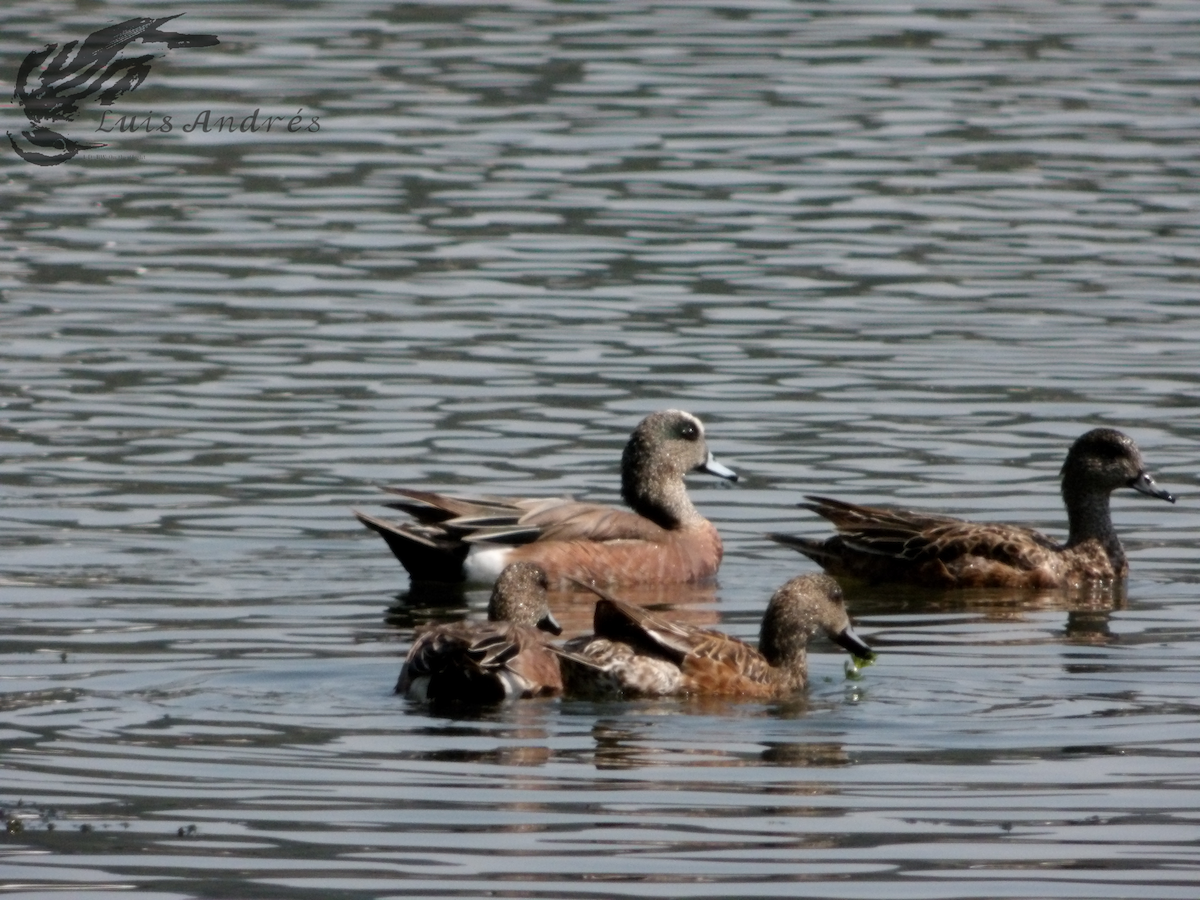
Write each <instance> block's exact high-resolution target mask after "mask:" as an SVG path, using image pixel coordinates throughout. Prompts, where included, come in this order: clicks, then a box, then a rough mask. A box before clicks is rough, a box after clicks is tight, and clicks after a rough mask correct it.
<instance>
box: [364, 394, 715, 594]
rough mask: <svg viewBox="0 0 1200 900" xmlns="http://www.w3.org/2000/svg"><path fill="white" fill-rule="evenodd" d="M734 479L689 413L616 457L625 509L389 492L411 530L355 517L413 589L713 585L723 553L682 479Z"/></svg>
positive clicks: (642, 433) (672, 415)
mask: <svg viewBox="0 0 1200 900" xmlns="http://www.w3.org/2000/svg"><path fill="white" fill-rule="evenodd" d="M689 472H707V473H708V474H710V475H716V476H718V477H720V478H727V479H729V480H731V481H736V480H737V474H736V473H735V472H733V471H732V470H730V469H727V468H726V467H725V466H723V465H721V464H720V463H718V462H717V461H716V460H715V459H713V456H712V453H710V452H709V449H708V445H707V443H706V442H705V440H704V426H703V425H702V424H701V423H700V420H699V419H697V418H696V417H695V416H693V415H692V414H691V413H686V412H682V411H680V410H676V409H668V410H664V411H662V412H656V413H653V414H652V415H649V416H647V417H646V418H645V419H643V420H642V421H641V423H640V424H639V425H638V426H637V428H636V429H635V430H634V432H633V434H632V435H631V436H630V438H629V443H628V444H627V445H626V446H625V452H624V454H623V455H622V457H621V496H622V498H624V500H625V502H626V503H628V504H629V506H630V509H628V510H624V509H616V508H614V507H611V506H605V505H602V504H599V503H581V502H579V501H577V500H573V499H571V498H570V497H552V498H548V499H547V498H540V499H526V498H519V497H459V496H454V495H450V494H435V493H433V492H431V491H421V490H414V489H411V488H386V489H385V490H387V491H389V492H391V493H393V494H398V495H399V496H401V497H404V498H406V499H404V500H397V501H393V502H392V503H390V504H388V505H389V506H392V507H394V508H397V509H402V510H404V511H405V512H407V513H409V514H410V515H412V516H413V517H414V518H415V519H416V520H417V521H416V522H405V523H399V524H397V523H393V522H388V521H386V520H385V519H380V518H376V517H375V516H369V515H366V514H365V513H361V512H355V515H356V516H357V517H358V520H359V521H360V522H362V523H363V524H364V525H366V526H367V527H368V528H370V529H372V530H373V531H375V532H377V533H378V534H380V535H381V536H382V537H383V539H384V540H385V541H387V544H388V547H390V548H391V550H392V553H394V554H395V556H396V558H397V559H399V560H400V562H401V564H402V565H403V566H404V568H405V569H407V570H408V573H409V575H410V576H411V577H412V579H413V580H414V581H464V580H470V581H484V582H488V581H493V580H495V578H496V576H497V575H498V574H499V573H500V571H501V570H502V569H503V568H504V567H505V566H507V565H508V564H509V563H513V562H518V561H523V562H532V563H535V564H536V565H538V566H540V567H541V568H542V569H543V570H544V571H545V572H546V575H547V577H548V578H549V580H550V583H551V584H558V583H561V582H564V581H566V580H569V579H575V580H578V581H583V582H592V583H599V584H608V583H613V582H627V583H628V582H656V583H671V582H689V581H701V580H704V579H707V578H711V577H713V576H714V575H716V573H717V568H718V567H719V566H720V564H721V555H722V552H723V548H722V545H721V538H720V536H719V535H718V534H717V529H716V528H715V527H714V526H713V524H712V523H711V522H709V521H708V520H707V519H705V518H704V516H702V515H700V513H699V511H698V510H697V509H696V507H695V506H693V505H692V501H691V500H690V499H689V498H688V495H687V488H686V487H685V485H684V481H683V478H684V475H686V474H687V473H689Z"/></svg>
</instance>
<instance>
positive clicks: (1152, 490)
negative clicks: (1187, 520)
mask: <svg viewBox="0 0 1200 900" xmlns="http://www.w3.org/2000/svg"><path fill="white" fill-rule="evenodd" d="M1129 486H1130V487H1131V488H1133V489H1134V490H1135V491H1137V492H1138V493H1140V494H1146V495H1147V496H1149V497H1157V498H1158V499H1159V500H1166V501H1167V502H1168V503H1174V502H1175V496H1174V495H1173V494H1172V493H1171V492H1170V491H1164V490H1163V489H1162V488H1160V487H1159V486H1158V485H1157V484H1155V483H1154V479H1153V478H1151V477H1150V476H1149V475H1148V474H1146V473H1145V472H1138V476H1137V478H1135V479H1133V481H1131V482H1129Z"/></svg>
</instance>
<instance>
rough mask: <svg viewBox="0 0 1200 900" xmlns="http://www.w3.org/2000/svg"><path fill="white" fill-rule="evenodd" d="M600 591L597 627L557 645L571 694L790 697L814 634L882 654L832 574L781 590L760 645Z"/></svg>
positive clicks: (802, 675)
mask: <svg viewBox="0 0 1200 900" xmlns="http://www.w3.org/2000/svg"><path fill="white" fill-rule="evenodd" d="M593 590H595V589H594V588H593ZM596 592H597V593H598V594H600V595H601V599H600V600H598V601H597V602H596V613H595V634H592V635H588V636H586V637H580V638H575V639H574V640H570V641H567V643H566V644H565V645H564V646H563V647H562V648H556V650H555V652H556V653H558V655H559V656H560V657H561V660H562V674H563V688H564V692H565V693H566V694H567V695H568V696H576V697H626V698H628V697H663V696H682V695H696V696H745V697H758V698H771V697H782V696H786V695H788V694H792V693H795V692H797V691H800V690H802V689H803V688H804V685H805V679H806V677H807V667H808V653H807V646H808V641H809V639H810V638H812V637H814V636H815V635H817V634H819V633H822V632H823V633H825V634H827V635H828V636H829V637H830V638H831V639H832V640H834V641H835V642H837V643H838V644H840V645H841V646H842V647H844V648H846V649H847V650H849V651H850V652H851V653H852V654H854V655H855V656H858V657H861V658H863V659H871V658H872V657H873V655H874V654H873V653H872V651H871V648H870V647H868V646H867V645H866V643H865V642H864V641H863V640H862V639H861V638H860V637H859V636H858V635H857V634H855V633H854V629H853V628H852V627H851V625H850V617H849V615H848V614H847V613H846V606H845V603H844V601H843V599H842V589H841V588H840V587H839V586H838V583H837V582H836V581H834V580H833V579H832V578H830V577H829V576H828V575H816V574H808V575H802V576H800V577H799V578H793V579H792V580H791V581H789V582H788V583H787V584H785V585H784V586H783V587H781V588H780V589H779V590H777V591H776V592H775V595H774V596H773V597H772V598H771V602H770V603H768V604H767V611H766V613H765V614H764V616H763V622H762V630H761V632H760V636H759V641H758V649H757V650H756V649H754V648H753V647H751V646H750V645H749V644H747V643H744V642H743V641H740V640H738V639H737V638H733V637H730V636H729V635H726V634H722V633H721V632H719V631H712V630H709V629H706V628H697V627H695V626H692V625H681V624H679V623H676V622H671V621H668V620H667V619H664V618H663V617H661V616H657V615H655V614H653V613H651V612H648V611H646V610H645V609H643V608H641V607H640V606H633V605H631V604H629V603H624V602H622V601H620V600H617V599H615V598H613V597H610V596H608V595H606V594H603V593H602V592H601V591H598V590H597V591H596Z"/></svg>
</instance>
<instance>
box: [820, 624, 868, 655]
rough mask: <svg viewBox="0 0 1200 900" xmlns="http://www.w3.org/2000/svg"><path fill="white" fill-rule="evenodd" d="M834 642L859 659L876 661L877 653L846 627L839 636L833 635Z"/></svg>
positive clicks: (852, 630) (851, 629)
mask: <svg viewBox="0 0 1200 900" xmlns="http://www.w3.org/2000/svg"><path fill="white" fill-rule="evenodd" d="M830 637H831V638H833V642H834V643H835V644H837V645H838V646H839V647H842V648H844V649H846V650H848V651H849V652H850V654H851V655H852V656H857V657H858V658H859V659H874V658H875V651H874V650H872V649H871V648H870V647H868V646H867V642H866V641H864V640H863V639H862V638H860V637H859V636H858V635H857V634H855V633H854V629H853V628H851V627H850V626H846V627H845V628H843V629H842V630H841V631H839V632H838V633H837V634H831V635H830Z"/></svg>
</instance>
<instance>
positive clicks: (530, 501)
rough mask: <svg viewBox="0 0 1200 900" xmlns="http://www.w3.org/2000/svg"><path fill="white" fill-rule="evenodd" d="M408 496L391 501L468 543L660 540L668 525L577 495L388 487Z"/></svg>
mask: <svg viewBox="0 0 1200 900" xmlns="http://www.w3.org/2000/svg"><path fill="white" fill-rule="evenodd" d="M384 490H386V491H388V492H389V493H392V494H397V495H400V496H402V497H405V498H408V499H406V500H397V501H392V502H390V503H388V504H387V505H388V506H390V507H392V508H394V509H401V510H403V511H404V512H407V513H408V514H409V515H411V516H412V517H413V518H415V519H416V520H417V521H418V522H419V523H420V524H421V525H423V526H425V527H426V529H428V530H427V532H426V533H427V534H428V533H429V532H436V533H440V534H441V535H442V536H444V537H447V538H450V539H451V540H457V541H463V542H466V543H481V542H486V543H493V544H528V543H532V542H534V541H600V542H604V541H619V540H648V541H654V540H661V539H662V538H663V537H664V536H665V534H666V531H665V529H663V528H661V527H660V526H658V525H656V524H654V523H653V522H651V521H650V520H649V519H645V518H643V517H642V516H639V515H638V514H637V513H634V512H630V511H628V510H623V509H616V508H614V507H611V506H605V505H604V504H601V503H583V502H580V501H578V500H575V499H574V498H572V497H549V498H522V497H492V496H483V497H460V496H455V495H451V494H438V493H434V492H432V491H420V490H414V489H411V488H393V487H389V488H384Z"/></svg>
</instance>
